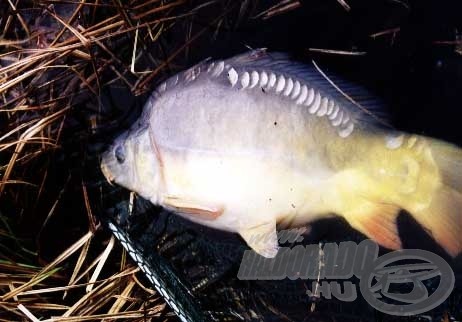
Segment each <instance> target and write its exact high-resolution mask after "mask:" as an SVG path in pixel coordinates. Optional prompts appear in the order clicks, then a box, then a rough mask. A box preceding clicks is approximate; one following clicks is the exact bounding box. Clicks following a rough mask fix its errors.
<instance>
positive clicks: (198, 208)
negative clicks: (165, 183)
mask: <svg viewBox="0 0 462 322" xmlns="http://www.w3.org/2000/svg"><path fill="white" fill-rule="evenodd" d="M164 205H165V206H166V207H167V208H170V209H172V210H174V211H176V212H179V213H182V214H187V215H191V216H194V217H200V218H202V219H206V220H215V219H217V218H218V217H220V216H221V214H222V213H223V211H224V207H223V206H218V205H206V204H205V203H201V202H200V201H197V200H192V199H186V198H181V197H178V196H167V197H165V198H164Z"/></svg>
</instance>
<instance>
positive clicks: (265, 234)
mask: <svg viewBox="0 0 462 322" xmlns="http://www.w3.org/2000/svg"><path fill="white" fill-rule="evenodd" d="M239 234H240V235H241V236H242V238H243V239H244V240H245V241H246V243H247V245H249V246H250V247H251V248H252V249H253V250H254V251H255V252H256V253H258V254H259V255H261V256H263V257H267V258H273V257H275V256H276V255H277V253H278V250H279V243H278V237H277V232H276V222H274V221H272V222H268V223H264V224H261V225H258V226H254V227H251V228H248V229H245V230H242V231H239Z"/></svg>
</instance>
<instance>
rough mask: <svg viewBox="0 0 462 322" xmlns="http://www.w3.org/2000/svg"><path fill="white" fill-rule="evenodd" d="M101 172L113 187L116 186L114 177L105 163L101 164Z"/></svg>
mask: <svg viewBox="0 0 462 322" xmlns="http://www.w3.org/2000/svg"><path fill="white" fill-rule="evenodd" d="M100 168H101V172H102V173H103V175H104V177H105V178H106V181H107V182H108V183H109V184H110V185H111V186H113V185H114V179H115V178H114V176H113V175H112V174H111V172H110V171H109V169H108V167H107V165H106V164H104V162H101V164H100Z"/></svg>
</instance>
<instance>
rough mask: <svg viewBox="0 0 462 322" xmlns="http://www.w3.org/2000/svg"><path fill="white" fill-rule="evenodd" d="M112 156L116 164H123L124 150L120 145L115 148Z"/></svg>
mask: <svg viewBox="0 0 462 322" xmlns="http://www.w3.org/2000/svg"><path fill="white" fill-rule="evenodd" d="M114 155H115V158H116V160H117V162H119V163H124V161H125V153H124V148H123V147H122V146H121V145H119V146H118V147H116V149H115V151H114Z"/></svg>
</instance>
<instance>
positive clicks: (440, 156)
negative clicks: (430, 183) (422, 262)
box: [411, 139, 462, 257]
mask: <svg viewBox="0 0 462 322" xmlns="http://www.w3.org/2000/svg"><path fill="white" fill-rule="evenodd" d="M428 148H429V151H430V152H431V156H432V158H433V160H434V162H435V163H436V166H437V168H438V173H439V176H440V180H439V181H440V184H439V185H438V187H437V188H436V189H435V190H434V191H433V193H432V196H431V202H430V204H429V206H427V207H423V208H422V209H414V210H413V211H412V210H411V213H412V215H413V217H414V218H415V219H416V220H417V221H418V222H419V223H420V224H421V225H422V226H423V227H425V228H426V229H427V230H428V232H429V234H430V235H431V236H432V237H433V238H434V239H435V241H436V242H438V243H439V244H440V245H441V246H442V247H443V248H444V249H445V250H446V251H447V252H448V253H449V254H450V255H451V256H454V257H455V256H457V255H458V254H460V253H461V252H462V150H461V149H460V148H458V147H456V146H454V145H451V144H448V143H445V142H441V141H437V140H431V139H430V140H429V145H428Z"/></svg>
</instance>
